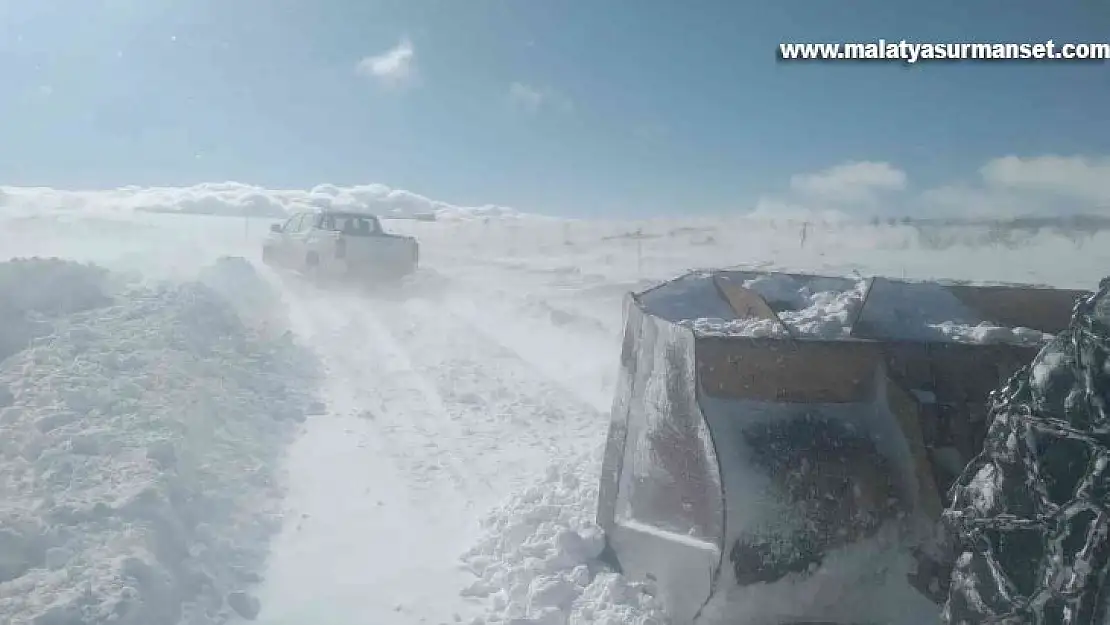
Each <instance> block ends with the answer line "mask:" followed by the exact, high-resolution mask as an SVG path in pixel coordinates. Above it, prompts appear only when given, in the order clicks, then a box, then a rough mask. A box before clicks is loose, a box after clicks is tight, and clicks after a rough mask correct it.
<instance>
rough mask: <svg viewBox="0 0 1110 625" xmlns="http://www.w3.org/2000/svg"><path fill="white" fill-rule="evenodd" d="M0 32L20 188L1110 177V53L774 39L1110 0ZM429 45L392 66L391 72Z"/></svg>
mask: <svg viewBox="0 0 1110 625" xmlns="http://www.w3.org/2000/svg"><path fill="white" fill-rule="evenodd" d="M0 32H2V33H3V34H4V36H3V37H2V38H0V76H2V77H3V88H2V89H0V115H2V119H3V120H4V123H2V124H0V146H2V149H0V184H6V185H45V186H53V187H62V188H105V187H116V186H121V185H188V184H194V183H198V182H203V181H223V180H236V181H240V182H246V183H252V184H258V185H262V186H266V187H275V188H306V187H310V186H313V185H315V184H318V183H324V182H330V183H335V184H340V185H349V184H358V183H367V182H380V183H384V184H387V185H390V186H392V187H395V188H402V189H408V190H411V191H414V192H417V193H421V194H423V195H426V196H429V197H433V198H436V199H441V200H445V201H448V202H453V203H457V204H485V203H493V204H501V205H508V206H515V207H519V208H521V209H525V210H534V211H541V212H554V213H573V214H584V215H619V216H624V215H629V214H646V213H662V212H669V213H674V212H708V211H735V210H743V211H747V210H751V209H752V207H753V206H755V205H756V204H757V203H759V202H761V201H765V200H767V199H768V198H769V197H771V198H778V199H780V200H782V201H781V202H779V203H778V204H776V203H774V202H771V203H766V202H765V205H766V206H771V207H774V206H778V205H780V204H781V205H788V204H796V203H798V202H797V201H796V198H794V199H791V197H789V196H791V195H792V194H793V195H797V191H798V188H799V187H801V188H802V190H803V191H804V190H805V189H806V188H807V185H806V182H805V180H809V181H810V182H813V180H812V179H803V180H801V181H800V184H799V179H798V178H797V177H795V178H794V179H793V183H792V182H791V181H792V176H798V175H802V176H804V175H806V174H807V173H810V172H819V171H821V170H826V169H828V168H830V167H835V166H837V165H841V164H844V163H852V162H868V163H870V164H871V165H869V167H870V169H869V170H868V171H870V172H871V173H872V174H874V173H875V172H878V174H877V175H878V176H879V178H880V182H879V186H880V187H882V185H883V184H884V183H883V182H882V180H887V181H888V182H890V180H892V179H891V178H890V177H889V176H887V175H888V174H890V172H897V173H898V174H899V175H902V176H903V178H902V181H901V182H898V180H897V179H896V178H897V176H895V179H893V182H890V184H889V185H888V186H889V187H890V188H891V189H894V190H897V191H899V192H901V193H906V192H908V191H913V192H915V193H916V192H919V191H920V192H925V191H927V190H931V189H936V188H940V189H941V192H942V194H943V192H945V191H946V190H949V191H950V190H951V189H952V188H956V189H957V192H958V193H959V194H962V195H960V197H961V198H964V197H965V196H968V195H969V194H970V195H975V194H977V193H980V192H981V191H982V190H981V189H979V188H978V187H980V186H982V177H983V176H982V174H981V171H980V168H982V167H983V166H984V164H985V163H987V162H988V161H990V160H991V159H995V158H998V157H1005V156H1008V155H1015V156H1018V157H1021V158H1023V159H1036V158H1037V157H1041V156H1043V155H1060V156H1064V157H1085V158H1086V159H1087V160H1084V161H1082V163H1078V162H1070V161H1069V162H1067V163H1064V164H1063V165H1061V163H1060V162H1055V166H1056V170H1057V172H1056V174H1054V175H1053V176H1055V177H1053V176H1049V177H1050V178H1052V180H1051V181H1050V182H1051V183H1052V184H1054V185H1057V186H1059V185H1060V184H1061V180H1059V178H1060V175H1063V174H1059V171H1064V170H1066V171H1065V173H1067V172H1071V173H1076V171H1077V168H1078V170H1080V171H1078V174H1077V175H1078V176H1079V177H1080V178H1084V176H1085V178H1084V180H1085V181H1086V184H1087V185H1088V186H1090V185H1097V184H1098V183H1097V180H1098V179H1099V176H1100V175H1101V174H1102V173H1107V172H1110V165H1106V163H1105V162H1104V161H1099V160H1097V159H1100V158H1102V157H1105V156H1106V155H1107V154H1110V121H1108V120H1107V117H1106V103H1107V102H1110V65H1106V64H1089V63H1077V64H1071V63H1066V62H1063V63H1061V62H1042V63H1027V62H1026V63H995V64H991V63H960V64H940V63H937V64H928V63H919V64H917V65H915V66H912V67H906V66H903V65H902V64H899V63H884V62H877V63H835V62H832V63H828V62H826V63H795V64H788V63H780V62H777V61H776V50H777V45H778V44H779V43H780V42H784V41H870V40H874V39H877V38H879V37H885V38H887V39H893V40H897V39H909V40H917V41H1040V40H1045V39H1054V40H1055V41H1056V42H1057V43H1058V44H1059V43H1063V42H1069V41H1071V42H1076V41H1084V42H1092V41H1110V34H1108V33H1110V5H1106V4H1105V3H1103V2H1097V1H1096V0H1070V1H1064V2H1055V3H1050V2H1043V1H1034V0H1010V1H1001V0H980V1H976V2H968V1H966V0H962V1H961V0H938V1H934V2H903V1H898V0H891V1H885V2H882V1H872V0H858V1H856V2H851V3H843V2H822V1H817V0H805V1H802V0H797V1H794V0H785V1H782V2H754V1H752V2H746V1H742V0H714V1H710V0H699V1H698V2H680V1H678V0H670V1H664V0H635V1H634V0H607V1H604V2H594V1H588V0H515V1H511V0H497V1H494V0H469V1H447V0H394V1H374V0H297V1H294V0H235V1H231V0H188V1H186V0H177V1H170V0H96V1H94V0H66V1H62V0H35V1H34V2H4V3H3V4H0ZM406 44H407V45H408V46H409V48H408V50H409V52H410V54H408V55H406V54H401V55H400V56H399V57H395V58H397V59H399V62H398V63H395V64H394V65H392V66H390V65H389V64H388V63H387V64H386V65H381V64H379V65H378V67H379V69H382V68H384V69H386V70H388V69H394V70H398V71H396V72H394V73H393V78H392V79H391V80H385V79H384V78H387V77H388V76H386V75H385V74H388V72H385V73H384V74H383V73H382V72H379V74H381V75H375V74H374V73H373V72H372V71H369V69H370V68H371V66H372V59H373V58H374V57H377V56H379V55H382V54H384V53H387V51H389V50H390V49H395V48H396V47H397V46H398V45H406ZM363 60H365V61H364V63H363V64H362V65H361V66H360V65H359V63H360V61H363ZM360 67H361V68H362V70H363V71H360V70H359V68H360ZM1090 159H1095V160H1090ZM1011 165H1013V163H1011ZM1019 165H1020V167H1017V168H1016V169H1015V168H1014V167H1010V169H1008V170H1006V171H1007V172H1008V175H1009V178H1008V179H1009V180H1010V181H1011V182H1013V181H1014V180H1015V179H1021V180H1028V178H1029V175H1027V171H1026V169H1023V167H1026V166H1027V165H1028V163H1025V162H1024V161H1022V162H1021V163H1019ZM1104 165H1106V167H1105V168H1102V167H1103V166H1104ZM884 167H885V168H886V169H883V168H884ZM1061 167H1062V168H1063V169H1062V170H1061ZM1092 168H1093V169H1092ZM884 172H885V173H884ZM858 173H859V172H856V174H858ZM883 176H887V178H883ZM1034 177H1035V176H1034ZM1107 177H1108V179H1110V176H1107ZM1092 180H1093V181H1094V182H1092ZM820 182H821V179H819V180H818V183H820ZM825 182H828V181H827V180H825ZM1079 184H1083V182H1082V181H1080V183H1079ZM1107 184H1108V185H1110V183H1107ZM792 185H793V187H795V188H794V189H793V190H792V189H791V187H792ZM809 187H814V185H813V184H810V185H809ZM816 187H817V188H818V189H822V188H826V187H827V185H826V186H822V184H816ZM1018 191H1020V189H1018ZM1088 191H1089V192H1088V193H1086V195H1084V197H1085V198H1086V200H1092V198H1093V199H1094V200H1099V201H1101V199H1103V198H1110V195H1105V196H1104V195H1103V194H1104V192H1105V188H1099V189H1088ZM776 194H778V195H776ZM848 195H849V196H850V195H852V194H851V193H849V194H848ZM1018 195H1021V194H1020V193H1018ZM864 199H867V198H864ZM960 201H963V200H960ZM772 210H773V208H772Z"/></svg>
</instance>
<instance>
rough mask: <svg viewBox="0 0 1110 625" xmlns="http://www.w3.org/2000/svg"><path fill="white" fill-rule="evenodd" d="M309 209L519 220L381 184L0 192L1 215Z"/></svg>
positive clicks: (505, 212)
mask: <svg viewBox="0 0 1110 625" xmlns="http://www.w3.org/2000/svg"><path fill="white" fill-rule="evenodd" d="M310 207H321V208H335V209H340V210H355V211H364V212H369V213H374V214H377V215H383V216H394V217H411V216H413V215H416V214H421V213H435V214H436V216H437V218H439V219H469V218H475V217H487V216H489V217H499V216H516V215H519V213H517V212H516V211H514V210H513V209H511V208H506V207H503V206H494V205H484V206H459V205H454V204H449V203H447V202H442V201H438V200H433V199H430V198H427V197H425V196H423V195H420V194H418V193H413V192H411V191H405V190H402V189H392V188H390V187H387V186H385V185H382V184H366V185H356V186H350V187H340V186H336V185H331V184H322V185H317V186H315V187H313V188H311V189H306V190H300V189H293V190H282V189H266V188H263V187H257V186H253V185H247V184H241V183H238V182H222V183H205V184H198V185H193V186H190V187H122V188H118V189H110V190H102V191H100V190H98V191H67V190H60V189H51V188H44V187H0V213H27V214H34V213H38V212H42V211H72V212H82V213H86V212H97V213H111V212H120V211H122V212H128V211H134V210H139V211H156V212H175V213H192V214H201V215H222V216H244V215H249V216H253V217H283V216H285V215H287V214H288V213H290V212H293V211H296V210H303V209H305V208H310Z"/></svg>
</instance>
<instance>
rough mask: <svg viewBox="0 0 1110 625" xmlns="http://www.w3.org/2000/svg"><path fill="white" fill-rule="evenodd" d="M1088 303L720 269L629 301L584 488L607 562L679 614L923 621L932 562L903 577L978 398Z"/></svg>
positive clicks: (931, 614) (962, 445)
mask: <svg viewBox="0 0 1110 625" xmlns="http://www.w3.org/2000/svg"><path fill="white" fill-rule="evenodd" d="M1083 293H1084V292H1082V291H1063V290H1055V289H1046V288H1034V287H1025V286H971V285H966V284H947V285H946V284H941V283H936V282H920V283H915V282H908V281H898V280H889V279H885V278H874V279H864V278H834V277H823V276H812V275H800V274H785V273H765V272H745V271H713V272H695V273H690V274H687V275H684V276H681V277H679V278H677V279H675V280H672V281H669V282H666V283H664V284H661V285H659V286H656V287H654V288H652V289H649V290H647V291H643V292H640V293H634V294H630V295H629V296H628V297H627V298H626V301H625V329H624V340H623V346H622V353H621V366H620V377H619V381H618V386H617V391H616V397H615V401H614V405H613V411H612V421H611V424H610V431H609V436H608V440H607V445H606V451H605V459H604V464H603V468H602V477H601V483H600V494H599V500H598V524H599V525H600V526H601V527H603V528H604V529H605V530H606V535H607V540H608V547H609V553H610V554H611V556H612V559H613V560H614V563H615V564H617V565H618V566H619V567H620V569H621V570H622V571H623V572H624V573H625V574H627V575H629V576H631V577H633V578H636V579H641V580H650V581H654V582H655V584H656V587H657V588H658V592H659V593H660V595H661V597H662V599H663V600H664V601H665V603H666V604H667V606H668V610H669V611H670V613H671V615H672V616H673V618H674V619H675V621H676V622H679V623H682V622H691V621H693V620H695V619H697V620H699V621H703V622H716V621H727V620H736V619H739V620H740V621H742V622H745V623H769V624H771V623H791V622H794V623H797V622H806V621H807V620H808V621H810V622H812V621H816V620H820V621H823V622H839V623H853V622H874V621H876V620H878V621H880V622H889V621H890V620H896V621H897V622H900V623H906V622H913V621H912V618H911V620H909V621H908V620H907V614H910V613H916V614H919V615H920V619H921V622H928V621H930V620H932V621H934V622H935V619H936V616H937V614H938V612H939V609H938V606H937V603H936V602H937V601H943V599H942V598H941V597H940V593H938V592H937V588H938V586H942V584H939V582H941V581H943V580H942V579H941V578H945V577H946V576H947V571H937V570H933V571H926V570H924V569H922V570H919V571H918V572H917V573H912V571H913V569H914V565H915V564H916V563H915V562H913V561H912V558H911V557H910V555H909V551H908V549H907V547H908V545H910V544H912V541H913V540H918V538H915V537H914V533H915V531H916V530H917V529H918V528H920V527H921V526H922V521H925V522H926V523H924V525H926V526H927V525H928V523H927V522H928V521H931V520H935V519H936V518H937V517H938V516H939V513H940V510H941V508H942V504H941V501H942V499H943V493H944V492H945V491H946V489H947V488H948V486H949V485H951V483H952V481H953V480H954V479H955V478H956V476H957V475H958V474H959V472H960V471H961V470H962V469H963V466H964V465H965V464H966V462H967V461H968V460H970V459H971V457H972V456H973V455H974V454H975V453H976V452H977V450H978V449H979V446H980V445H981V441H982V437H983V435H984V433H985V430H986V424H985V422H984V421H985V408H984V406H985V400H986V397H987V394H988V393H989V392H990V391H991V390H992V389H994V388H995V387H997V386H998V385H999V384H1000V383H1002V382H1004V381H1005V380H1006V379H1007V378H1008V377H1009V376H1010V375H1012V374H1013V373H1014V372H1015V371H1017V369H1019V368H1020V367H1021V366H1023V365H1025V364H1026V363H1028V362H1029V361H1030V360H1031V359H1032V358H1033V356H1034V355H1035V354H1036V353H1037V351H1038V350H1039V349H1040V347H1041V346H1042V345H1043V343H1044V342H1045V341H1046V340H1047V339H1049V338H1051V333H1053V332H1057V331H1059V330H1061V329H1062V328H1064V327H1066V325H1067V322H1068V319H1069V317H1070V311H1071V306H1072V303H1073V302H1074V301H1075V299H1076V298H1077V297H1078V296H1080V295H1082V294H1083ZM918 568H919V569H921V568H922V567H918ZM861 589H866V591H867V592H866V593H864V594H859V593H860V592H862V590H861ZM876 592H881V593H882V594H881V597H882V600H875V599H874V598H873V597H874V594H873V593H876ZM857 595H858V596H857ZM865 595H866V596H865Z"/></svg>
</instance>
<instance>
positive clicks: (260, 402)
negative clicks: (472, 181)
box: [0, 207, 1110, 625]
mask: <svg viewBox="0 0 1110 625" xmlns="http://www.w3.org/2000/svg"><path fill="white" fill-rule="evenodd" d="M462 216H463V217H466V216H467V215H462ZM268 224H269V222H268V221H266V220H258V219H238V218H219V217H202V216H179V215H164V214H151V213H131V212H128V211H103V210H97V211H91V210H81V207H77V208H76V209H74V208H72V207H71V208H70V210H66V211H51V210H41V209H40V210H35V211H29V210H23V209H21V210H19V211H9V212H6V213H5V212H2V209H0V261H2V260H6V259H7V258H9V257H12V256H30V255H39V256H60V257H64V258H67V259H73V260H77V261H82V262H94V263H97V264H98V265H99V266H101V267H103V268H105V269H106V270H108V271H109V273H107V274H102V273H97V272H92V271H89V270H88V269H77V268H74V267H73V266H72V265H65V267H67V268H69V269H66V270H65V271H68V272H69V273H66V274H65V275H64V276H63V277H61V278H57V279H55V278H50V279H47V278H45V277H43V274H42V273H41V272H40V273H39V274H31V273H28V271H29V270H28V269H27V268H26V267H20V268H16V269H11V270H7V269H5V270H2V271H0V315H5V318H4V324H5V326H4V327H5V330H6V333H5V334H0V350H3V349H4V347H3V346H4V345H10V346H11V347H9V348H8V349H9V352H11V354H10V355H9V356H8V358H7V359H6V360H3V362H2V364H0V432H2V433H3V436H2V439H0V459H2V462H0V489H3V490H2V492H0V502H2V503H0V621H2V622H12V623H13V624H18V625H23V624H25V623H26V624H30V623H35V624H36V625H38V624H41V625H50V624H52V623H81V622H92V623H109V622H112V623H136V624H140V623H143V624H150V625H160V624H161V623H166V624H170V623H174V622H177V621H178V620H179V618H180V619H184V622H186V623H189V624H190V625H192V624H197V625H200V624H204V623H218V622H222V621H223V619H225V618H227V617H228V615H229V614H231V613H232V612H234V611H235V608H236V607H237V608H238V609H239V611H242V612H246V613H248V616H253V614H250V612H252V611H253V610H251V608H253V607H258V608H260V609H259V611H258V615H257V622H259V623H264V624H267V625H294V624H295V625H316V624H323V623H327V624H328V625H347V624H351V625H354V624H358V625H362V624H365V623H397V624H402V625H403V624H405V623H451V622H469V621H472V620H474V619H477V620H478V621H480V622H483V621H484V622H490V623H494V622H502V621H505V622H508V621H510V620H512V619H523V618H525V617H527V618H530V619H533V620H518V621H516V622H520V623H527V622H537V623H562V622H566V621H568V620H569V622H571V623H593V622H600V623H631V622H637V623H656V622H658V623H662V622H665V621H664V619H663V617H662V613H661V612H660V611H659V610H658V606H656V605H655V604H654V603H653V601H652V600H651V598H650V597H649V596H648V595H647V594H646V593H644V592H643V591H642V589H640V588H639V587H637V586H636V585H635V584H629V583H626V582H625V581H624V580H622V579H620V578H619V577H617V576H614V575H611V574H608V573H605V572H603V571H601V570H600V569H599V567H598V565H597V564H596V562H595V560H594V557H595V556H596V555H597V552H598V550H599V548H600V544H601V541H600V540H601V537H600V534H599V532H598V530H597V529H596V528H595V527H594V526H593V523H592V519H593V509H592V507H593V505H594V498H595V494H596V486H597V485H596V483H595V482H596V477H597V472H598V466H599V458H600V456H599V446H600V445H601V444H602V442H603V438H604V435H605V431H606V428H607V426H608V410H609V405H610V402H611V401H612V394H613V385H614V383H615V379H616V373H617V359H618V356H619V352H620V328H621V298H622V296H623V294H624V293H625V292H626V291H628V290H630V289H638V288H642V287H644V286H646V285H648V284H650V283H652V282H653V281H656V280H662V279H668V278H672V277H674V276H675V275H677V274H679V273H682V272H684V271H686V270H688V269H693V268H701V267H722V266H744V267H747V268H758V269H772V268H773V269H782V270H790V271H815V272H818V273H822V274H826V275H845V276H850V275H851V274H853V272H859V273H860V274H863V275H871V274H884V275H890V276H895V277H899V276H906V277H912V278H926V277H944V278H954V279H974V280H981V281H1001V282H1034V283H1042V284H1051V285H1053V286H1060V287H1069V288H1092V287H1094V286H1095V285H1096V284H1097V282H1098V280H1099V279H1100V278H1102V277H1103V276H1102V272H1103V271H1104V269H1103V268H1104V267H1106V266H1110V264H1108V261H1110V245H1108V243H1110V241H1107V240H1106V239H1107V236H1106V235H1104V234H1100V235H1096V236H1095V237H1094V238H1093V239H1091V240H1087V241H1085V242H1082V243H1080V242H1075V241H1072V240H1070V239H1068V238H1065V237H1063V236H1057V235H1053V234H1051V233H1047V232H1046V233H1043V234H1040V235H1037V236H1036V237H1033V238H1028V239H1026V240H1018V241H1015V240H1012V239H1006V238H1005V237H1003V238H1000V237H999V236H998V235H997V233H991V232H989V231H987V230H984V231H982V232H975V231H971V230H967V229H965V230H956V229H953V230H952V231H951V232H949V233H947V234H945V233H943V232H941V233H939V234H938V233H936V232H931V233H929V235H928V236H923V235H920V234H919V233H917V232H916V231H915V230H914V229H912V228H909V227H886V226H883V227H873V226H870V225H839V224H829V225H826V226H822V225H820V224H811V225H810V227H809V229H808V233H807V237H806V239H805V243H804V245H802V242H801V239H800V231H801V226H800V224H787V223H778V224H771V223H768V222H757V221H750V220H742V219H717V220H706V219H701V220H694V219H689V220H678V219H676V220H657V221H645V222H641V223H632V222H592V223H591V222H583V221H561V220H555V219H544V218H536V217H529V216H521V215H508V216H502V217H495V218H489V219H481V218H479V219H462V218H459V219H454V220H450V221H441V222H414V221H395V222H387V225H388V227H390V228H392V229H394V230H398V231H402V232H406V233H409V234H414V235H416V236H417V237H418V238H419V239H420V241H421V244H422V258H423V259H424V264H425V267H426V271H425V272H424V273H423V275H422V276H421V278H420V280H419V281H418V282H417V284H415V285H414V286H413V287H412V288H410V289H407V290H406V291H405V292H403V293H401V292H393V293H390V292H384V293H379V294H377V295H376V296H373V297H368V296H364V295H354V294H351V293H342V292H336V291H325V290H322V289H319V288H313V287H309V286H307V285H304V284H301V283H298V282H296V281H290V280H289V279H287V278H283V277H279V276H275V275H273V274H272V273H270V272H269V271H267V270H264V269H261V264H260V263H259V262H258V253H259V241H260V238H261V237H262V236H263V234H264V232H265V230H266V227H267V225H268ZM222 255H233V256H243V257H245V258H246V259H248V260H249V261H251V262H252V263H253V264H254V265H255V267H257V268H258V270H257V272H255V271H252V270H251V269H250V268H249V267H246V266H244V265H242V264H240V263H236V262H232V261H224V262H217V259H218V258H219V257H220V256H222ZM55 271H56V268H55ZM5 272H7V273H5ZM63 273H64V272H63ZM197 280H200V282H197ZM4 289H14V290H4ZM14 292H18V293H20V294H21V295H19V296H18V298H19V299H18V300H17V299H14V298H15V296H12V295H9V293H14ZM74 293H83V294H84V295H83V296H82V297H80V298H77V297H74V296H73V294H74ZM822 293H824V294H822ZM98 294H100V295H102V296H103V297H101V296H99V295H98ZM795 295H798V292H795ZM802 296H804V297H806V298H807V299H805V301H800V302H799V307H800V308H801V309H802V310H805V309H806V307H807V306H817V305H825V306H826V308H836V307H837V306H839V307H840V309H841V310H843V309H846V308H850V306H851V305H852V303H851V301H849V299H848V298H846V297H840V298H838V297H837V296H836V295H835V294H829V292H827V291H822V292H815V293H809V294H802ZM12 301H19V302H24V303H23V304H20V305H19V306H17V307H12V306H10V305H7V304H8V303H9V302H12ZM27 302H30V303H27ZM32 304H33V305H32ZM13 308H18V310H17V311H15V312H13V310H12V309H13ZM28 309H29V310H28ZM16 313H18V319H16V318H15V317H16ZM794 321H797V322H798V323H799V324H804V323H806V322H807V318H806V316H805V315H804V314H799V315H798V316H797V319H795V320H794ZM810 321H812V320H810ZM799 327H801V326H799ZM826 329H827V328H826ZM286 330H289V331H291V332H290V334H288V335H286V334H285V331H286ZM942 331H943V330H942ZM31 337H37V338H35V339H34V340H33V342H32V341H31V340H30V339H31ZM4 355H5V354H3V353H2V352H0V358H2V357H3V356H4ZM317 404H319V405H317ZM302 421H303V422H302ZM12 554H15V555H12ZM229 597H232V599H231V600H230V602H229V601H227V599H228V598H229ZM255 602H257V604H256V603H255ZM230 604H234V607H232V606H231V605H230ZM182 605H184V606H185V607H184V611H183V612H182V613H181V614H180V615H179V614H177V610H179V609H181V606H182ZM78 612H79V613H80V614H81V615H82V616H81V617H82V618H84V619H85V620H84V621H82V620H75V619H76V617H75V616H74V615H76V614H77V613H78ZM44 615H47V616H44ZM66 618H69V619H70V620H65V619H66ZM36 619H37V620H36ZM113 619H115V620H113ZM128 619H130V620H128Z"/></svg>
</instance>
